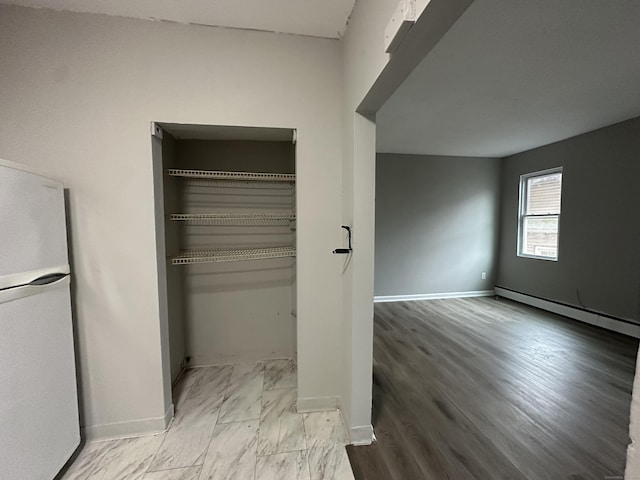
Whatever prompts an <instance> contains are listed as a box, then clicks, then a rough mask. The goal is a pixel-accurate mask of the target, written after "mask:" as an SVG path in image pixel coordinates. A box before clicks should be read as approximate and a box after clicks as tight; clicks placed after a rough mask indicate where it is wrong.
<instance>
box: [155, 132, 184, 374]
mask: <svg viewBox="0 0 640 480" xmlns="http://www.w3.org/2000/svg"><path fill="white" fill-rule="evenodd" d="M176 149H177V143H176V141H175V139H174V138H173V137H172V136H171V135H170V134H168V133H167V132H164V135H163V137H162V166H163V172H164V170H166V169H168V168H180V163H179V161H178V154H177V151H176ZM162 180H163V187H164V188H163V195H162V197H160V198H162V199H163V200H164V213H165V218H166V215H169V214H171V213H178V212H181V211H182V195H181V188H180V184H179V183H178V182H176V181H175V179H174V178H172V177H169V176H167V175H163V176H162ZM164 230H165V252H164V259H165V260H166V258H167V257H169V256H171V255H175V254H177V253H178V252H179V251H180V249H181V248H182V247H181V238H182V232H183V228H182V224H181V223H180V222H165V229H164ZM166 272H167V310H168V323H169V346H170V350H169V353H170V361H171V381H172V382H174V381H175V380H176V379H177V378H178V375H179V374H180V371H181V369H182V363H183V361H184V359H185V357H186V352H185V338H184V317H185V306H184V281H183V275H182V272H181V270H180V269H178V268H173V267H172V266H171V265H170V264H167V266H166Z"/></svg>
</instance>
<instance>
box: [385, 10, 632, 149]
mask: <svg viewBox="0 0 640 480" xmlns="http://www.w3.org/2000/svg"><path fill="white" fill-rule="evenodd" d="M639 25H640V2H638V1H636V0H607V1H604V0H562V1H558V0H535V1H531V0H475V1H474V2H473V4H472V5H471V6H470V7H469V8H468V9H467V11H466V12H465V13H464V14H463V15H462V17H461V18H460V19H459V20H458V22H457V23H456V24H455V25H454V26H453V27H452V28H451V30H449V32H448V33H447V34H446V35H445V37H444V38H443V39H442V40H441V41H440V43H439V44H438V45H437V46H436V47H435V48H434V49H433V50H432V51H431V52H430V53H429V54H428V55H427V56H426V57H425V58H424V60H423V61H422V62H421V63H420V64H419V65H418V67H416V69H415V70H414V71H413V72H412V73H411V75H410V76H409V77H408V78H407V80H405V82H404V83H403V84H402V85H401V86H400V88H399V89H398V90H397V91H396V92H395V93H394V94H393V96H392V97H391V98H390V99H389V100H388V101H387V103H385V105H384V106H383V107H382V108H381V110H380V111H379V112H378V114H377V116H376V123H377V127H378V128H377V130H378V138H377V142H378V148H377V150H378V152H386V153H412V154H434V155H460V156H476V157H478V156H481V157H505V156H508V155H511V154H514V153H517V152H521V151H524V150H529V149H531V148H535V147H538V146H541V145H546V144H549V143H553V142H556V141H559V140H563V139H566V138H569V137H572V136H575V135H578V134H580V133H584V132H588V131H591V130H595V129H597V128H600V127H603V126H606V125H611V124H613V123H617V122H620V121H623V120H626V119H629V118H633V117H636V116H640V27H639Z"/></svg>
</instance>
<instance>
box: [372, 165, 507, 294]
mask: <svg viewBox="0 0 640 480" xmlns="http://www.w3.org/2000/svg"><path fill="white" fill-rule="evenodd" d="M499 190H500V160H499V159H496V158H472V157H442V156H429V155H401V154H384V153H383V154H381V153H379V154H378V155H377V160H376V238H375V242H376V254H375V295H376V296H395V295H419V294H438V293H460V292H478V291H486V290H493V286H494V285H495V279H496V256H497V240H498V228H499V199H500V196H499ZM482 272H484V273H486V278H485V279H482Z"/></svg>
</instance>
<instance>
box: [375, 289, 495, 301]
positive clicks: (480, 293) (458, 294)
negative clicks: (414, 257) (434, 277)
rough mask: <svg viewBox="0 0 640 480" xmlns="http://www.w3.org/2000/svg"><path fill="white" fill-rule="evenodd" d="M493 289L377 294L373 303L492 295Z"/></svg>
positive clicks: (493, 293)
mask: <svg viewBox="0 0 640 480" xmlns="http://www.w3.org/2000/svg"><path fill="white" fill-rule="evenodd" d="M493 295H495V292H494V291H493V290H475V291H470V292H445V293H419V294H417V295H379V296H375V297H373V302H374V303H385V302H411V301H413V300H441V299H444V298H471V297H492V296H493Z"/></svg>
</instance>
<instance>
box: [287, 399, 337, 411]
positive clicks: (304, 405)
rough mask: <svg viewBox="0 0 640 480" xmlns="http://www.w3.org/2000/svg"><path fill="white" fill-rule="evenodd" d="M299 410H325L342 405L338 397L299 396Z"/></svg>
mask: <svg viewBox="0 0 640 480" xmlns="http://www.w3.org/2000/svg"><path fill="white" fill-rule="evenodd" d="M297 405H298V412H299V413H307V412H323V411H327V410H335V409H336V408H339V407H340V401H339V399H338V397H306V398H301V397H298V404H297Z"/></svg>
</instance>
